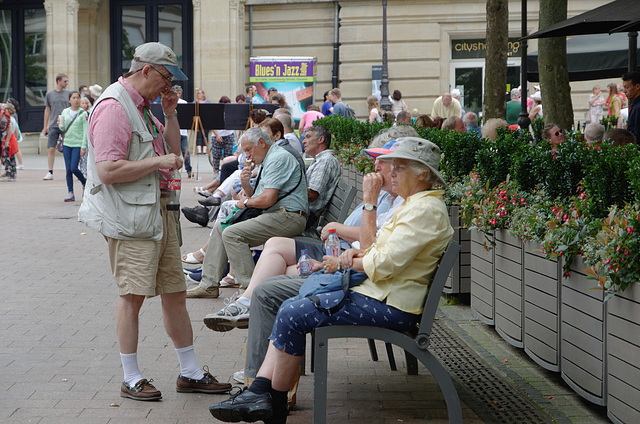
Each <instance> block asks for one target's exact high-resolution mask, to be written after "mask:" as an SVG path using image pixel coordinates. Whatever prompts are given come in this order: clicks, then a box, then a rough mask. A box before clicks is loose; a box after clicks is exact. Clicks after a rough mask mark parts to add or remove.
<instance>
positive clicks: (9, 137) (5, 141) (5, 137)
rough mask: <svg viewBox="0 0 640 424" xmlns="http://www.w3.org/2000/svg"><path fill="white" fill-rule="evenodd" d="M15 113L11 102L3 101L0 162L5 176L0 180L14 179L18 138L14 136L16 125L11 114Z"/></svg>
mask: <svg viewBox="0 0 640 424" xmlns="http://www.w3.org/2000/svg"><path fill="white" fill-rule="evenodd" d="M15 113H16V108H15V107H14V106H13V105H12V104H11V103H5V104H4V105H2V110H0V141H1V143H0V144H1V146H0V152H2V155H1V156H2V164H3V165H4V169H5V176H4V178H2V179H1V180H0V181H2V182H13V181H15V180H16V152H17V151H18V140H17V137H16V134H15V132H16V125H15V124H14V122H15V121H14V120H12V119H11V115H13V114H15Z"/></svg>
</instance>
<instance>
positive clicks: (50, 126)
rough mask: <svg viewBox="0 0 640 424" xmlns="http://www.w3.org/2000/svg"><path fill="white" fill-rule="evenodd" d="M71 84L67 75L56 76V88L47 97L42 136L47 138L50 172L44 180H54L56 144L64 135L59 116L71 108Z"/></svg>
mask: <svg viewBox="0 0 640 424" xmlns="http://www.w3.org/2000/svg"><path fill="white" fill-rule="evenodd" d="M68 84H69V77H68V76H67V74H58V75H56V88H54V89H53V90H50V91H49V92H48V93H47V94H46V96H45V108H44V128H42V134H43V135H45V136H47V147H48V148H49V152H48V153H47V164H48V165H49V172H47V175H45V176H44V178H43V180H45V181H48V180H53V164H54V162H55V160H56V144H58V139H59V138H60V136H61V135H62V131H60V127H59V126H58V115H61V114H62V111H63V110H64V109H66V108H68V107H69V94H70V93H71V92H70V91H69V90H67V85H68Z"/></svg>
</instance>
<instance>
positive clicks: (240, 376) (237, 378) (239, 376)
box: [233, 370, 244, 384]
mask: <svg viewBox="0 0 640 424" xmlns="http://www.w3.org/2000/svg"><path fill="white" fill-rule="evenodd" d="M233 379H234V380H235V381H237V382H238V383H240V384H244V370H242V371H237V372H234V373H233Z"/></svg>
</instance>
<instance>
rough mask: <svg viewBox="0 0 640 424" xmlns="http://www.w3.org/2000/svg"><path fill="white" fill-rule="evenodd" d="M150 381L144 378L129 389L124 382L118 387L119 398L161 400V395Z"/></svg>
mask: <svg viewBox="0 0 640 424" xmlns="http://www.w3.org/2000/svg"><path fill="white" fill-rule="evenodd" d="M151 381H153V379H152V380H150V381H148V380H147V379H146V378H143V379H142V380H140V381H138V382H137V383H136V384H135V386H133V387H131V386H129V385H128V384H127V383H125V382H124V381H123V382H122V385H121V386H120V396H121V397H123V398H129V399H133V400H160V399H162V393H160V390H158V389H156V388H155V387H154V385H153V384H151Z"/></svg>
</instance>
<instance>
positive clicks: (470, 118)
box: [462, 112, 482, 137]
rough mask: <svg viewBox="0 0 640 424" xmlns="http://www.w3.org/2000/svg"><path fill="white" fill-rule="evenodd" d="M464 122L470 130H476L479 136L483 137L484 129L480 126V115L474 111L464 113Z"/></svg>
mask: <svg viewBox="0 0 640 424" xmlns="http://www.w3.org/2000/svg"><path fill="white" fill-rule="evenodd" d="M462 122H463V123H464V126H465V127H466V128H467V131H468V132H474V133H476V134H478V136H479V137H482V134H481V131H482V130H481V129H480V127H479V126H478V115H476V114H475V113H474V112H467V113H465V114H464V116H463V118H462Z"/></svg>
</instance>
